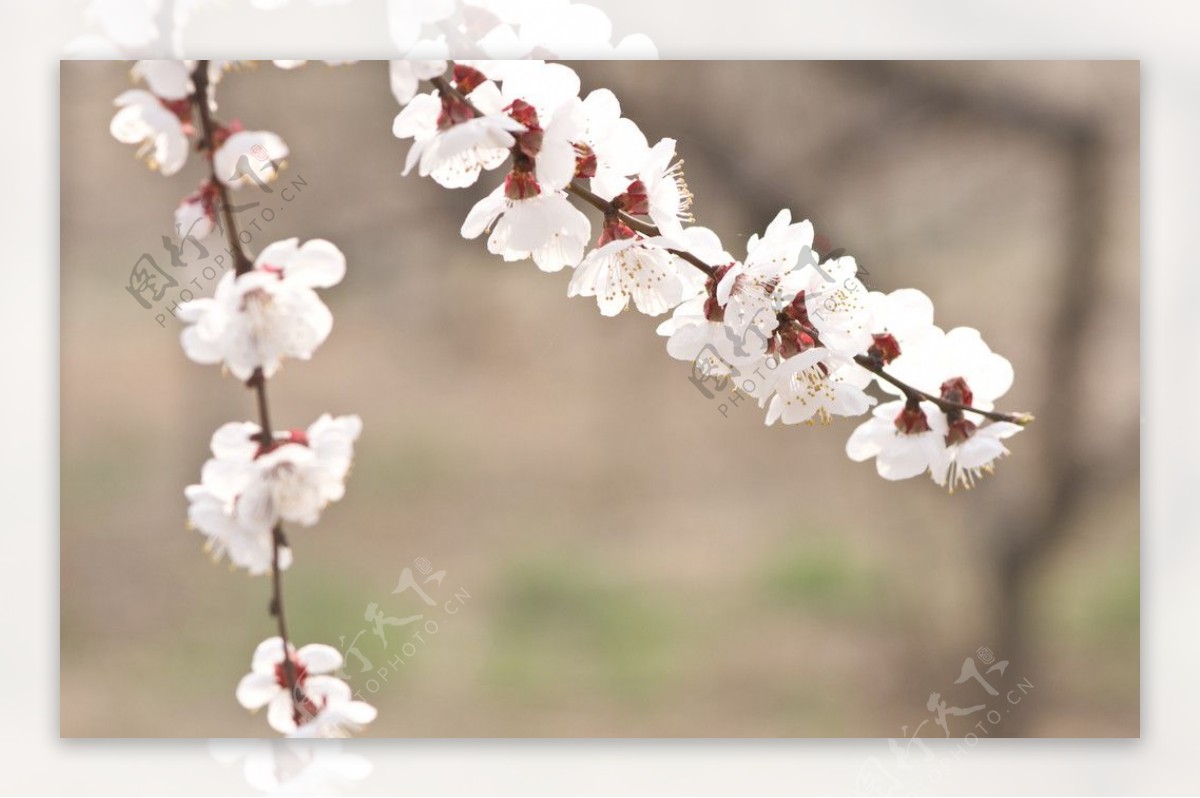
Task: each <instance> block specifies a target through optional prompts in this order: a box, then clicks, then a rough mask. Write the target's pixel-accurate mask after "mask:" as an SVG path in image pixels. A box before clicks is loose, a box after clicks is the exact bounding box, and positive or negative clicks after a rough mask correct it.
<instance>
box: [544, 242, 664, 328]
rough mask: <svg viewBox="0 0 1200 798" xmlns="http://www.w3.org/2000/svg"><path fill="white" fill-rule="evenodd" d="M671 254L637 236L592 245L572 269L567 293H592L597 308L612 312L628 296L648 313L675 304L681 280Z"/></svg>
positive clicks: (623, 305)
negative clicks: (573, 272) (592, 247)
mask: <svg viewBox="0 0 1200 798" xmlns="http://www.w3.org/2000/svg"><path fill="white" fill-rule="evenodd" d="M674 261H675V258H674V256H672V255H671V253H669V252H667V251H666V250H665V249H663V248H662V247H659V246H656V245H655V244H653V243H652V242H649V241H648V240H647V239H645V238H643V237H641V236H631V237H629V238H617V239H614V240H612V241H609V242H608V243H606V244H604V245H602V246H599V247H597V248H596V249H593V250H592V251H591V252H589V253H588V254H587V257H585V258H584V259H583V262H582V263H580V264H579V266H578V267H577V268H576V269H575V274H574V275H573V276H572V277H571V283H570V285H569V286H568V288H567V296H594V297H596V304H597V305H598V306H599V308H600V312H601V313H602V314H603V315H605V316H615V315H617V314H618V313H620V312H621V311H622V310H624V309H625V308H626V307H627V306H628V305H629V302H630V301H631V300H632V301H633V304H634V305H635V306H636V307H637V309H638V310H639V311H640V312H642V313H645V314H646V315H648V316H660V315H662V314H663V313H666V312H667V311H668V310H670V309H671V308H673V307H675V306H676V305H678V304H679V302H680V300H681V299H682V298H683V283H682V281H681V280H680V278H679V274H678V271H677V267H676V265H675V262H674Z"/></svg>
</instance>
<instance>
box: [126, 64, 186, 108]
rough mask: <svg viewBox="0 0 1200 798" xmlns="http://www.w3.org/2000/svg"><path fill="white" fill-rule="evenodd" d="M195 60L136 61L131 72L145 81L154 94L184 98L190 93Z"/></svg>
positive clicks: (167, 98) (169, 98) (176, 98)
mask: <svg viewBox="0 0 1200 798" xmlns="http://www.w3.org/2000/svg"><path fill="white" fill-rule="evenodd" d="M195 68H196V62H195V61H138V62H136V63H135V64H134V65H133V70H132V74H133V76H134V77H135V78H136V79H138V80H142V81H145V83H146V86H147V87H148V88H149V89H150V91H151V92H153V93H154V94H155V96H158V97H161V98H162V99H164V100H184V99H187V97H188V96H189V95H191V93H192V70H193V69H195Z"/></svg>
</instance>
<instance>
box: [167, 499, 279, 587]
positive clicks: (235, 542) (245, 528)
mask: <svg viewBox="0 0 1200 798" xmlns="http://www.w3.org/2000/svg"><path fill="white" fill-rule="evenodd" d="M184 495H185V496H186V497H187V500H188V523H189V524H190V525H191V526H192V527H194V528H195V529H197V530H198V531H199V532H201V533H202V534H203V535H204V536H205V537H206V538H207V543H206V544H205V550H206V551H208V552H209V553H210V554H211V555H212V557H213V560H214V562H215V561H218V560H220V559H221V558H222V557H226V556H227V557H228V558H229V562H230V563H231V564H233V565H234V566H235V567H237V568H245V569H246V571H247V572H248V573H249V574H250V575H251V576H261V575H262V574H265V573H267V572H268V571H270V570H271V563H272V558H273V556H274V551H273V546H274V540H273V537H272V534H271V530H270V529H269V528H264V527H262V526H261V525H257V524H246V523H244V522H243V521H242V519H240V518H239V517H238V516H237V514H236V513H235V511H234V500H235V499H236V497H235V496H232V495H227V493H226V492H225V491H218V490H214V489H212V488H210V487H209V486H206V485H203V484H200V485H189V486H188V487H187V488H186V490H185V491H184ZM291 564H292V551H291V549H289V548H288V547H287V546H282V547H280V549H279V568H280V570H287V568H288V567H289V566H290V565H291Z"/></svg>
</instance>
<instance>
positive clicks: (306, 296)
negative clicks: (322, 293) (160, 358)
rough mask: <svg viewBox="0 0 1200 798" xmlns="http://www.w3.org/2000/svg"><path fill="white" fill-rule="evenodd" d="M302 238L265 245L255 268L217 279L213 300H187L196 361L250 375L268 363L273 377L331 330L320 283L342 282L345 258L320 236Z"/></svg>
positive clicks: (183, 309) (187, 337)
mask: <svg viewBox="0 0 1200 798" xmlns="http://www.w3.org/2000/svg"><path fill="white" fill-rule="evenodd" d="M297 241H298V239H295V238H289V239H287V240H285V241H277V242H275V243H273V244H271V245H269V246H268V247H266V248H265V249H264V250H263V251H262V252H261V253H260V254H259V256H258V258H257V260H256V261H255V263H254V268H253V269H251V270H250V271H248V272H246V273H245V274H242V275H237V276H235V275H234V273H233V272H232V271H229V272H226V274H225V276H224V277H222V278H221V280H220V282H218V283H217V288H216V291H215V292H214V295H213V297H212V298H211V299H209V298H201V299H194V300H192V301H190V302H185V303H183V304H182V305H180V307H179V318H180V319H181V320H183V321H184V322H185V323H186V324H187V325H188V326H187V327H185V328H184V330H183V332H182V334H181V341H182V343H183V349H184V351H185V352H186V353H187V356H188V357H189V358H191V359H192V360H194V361H196V362H197V363H224V364H225V366H226V367H227V368H228V369H229V371H230V372H232V373H233V375H234V376H235V377H237V378H238V379H241V380H247V379H249V378H250V377H251V375H253V373H254V371H255V369H259V368H261V369H262V370H263V374H264V376H266V377H268V378H270V377H271V376H273V375H274V374H275V372H276V371H278V370H279V366H280V364H281V363H282V361H283V358H285V357H292V358H297V359H300V360H308V359H309V358H311V357H312V355H313V352H314V351H315V350H316V349H317V347H319V346H320V345H321V344H322V343H323V342H324V341H325V339H326V338H327V337H328V336H329V332H330V330H331V329H332V328H333V316H332V314H330V312H329V308H327V307H326V306H325V303H323V302H322V301H321V300H320V298H319V297H318V296H317V294H316V291H314V290H313V289H314V288H328V287H330V286H333V285H336V284H338V283H339V282H341V280H342V277H343V275H344V274H345V272H346V259H345V256H343V255H342V253H341V251H340V250H338V248H337V247H335V246H334V245H333V244H331V243H329V242H328V241H324V240H321V239H313V240H311V241H308V242H305V244H304V245H303V246H297Z"/></svg>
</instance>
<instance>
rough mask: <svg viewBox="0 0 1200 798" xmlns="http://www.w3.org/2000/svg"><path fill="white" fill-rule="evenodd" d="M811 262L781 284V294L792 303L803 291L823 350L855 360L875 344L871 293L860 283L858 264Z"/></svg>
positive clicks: (845, 260) (845, 259) (846, 260)
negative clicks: (856, 356) (873, 342)
mask: <svg viewBox="0 0 1200 798" xmlns="http://www.w3.org/2000/svg"><path fill="white" fill-rule="evenodd" d="M808 253H809V256H810V261H809V262H808V263H807V264H805V265H804V266H803V268H800V269H797V270H795V271H793V272H791V273H790V274H788V275H787V277H786V278H785V279H783V280H782V281H781V285H780V292H781V294H782V295H783V297H784V298H785V299H787V300H791V299H792V298H793V297H795V296H796V295H797V294H798V293H799V292H800V291H803V292H804V302H805V306H806V308H807V311H808V320H809V322H810V323H811V325H812V327H813V328H814V329H815V330H816V332H817V333H818V334H819V336H820V341H821V346H823V347H825V348H827V349H829V350H831V351H833V352H836V353H837V354H839V355H841V356H843V357H846V358H853V357H854V356H855V355H859V354H862V353H864V352H866V351H867V349H868V348H869V347H870V345H871V343H872V337H871V332H872V331H871V329H870V328H871V307H872V306H871V304H870V302H869V292H868V291H867V288H866V286H864V285H863V284H862V281H861V280H859V279H858V276H857V272H858V264H857V263H856V262H855V260H854V258H852V257H848V256H846V257H840V258H833V259H830V260H827V261H825V262H824V263H820V264H818V263H816V258H815V256H814V253H812V250H811V249H809V250H808Z"/></svg>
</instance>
